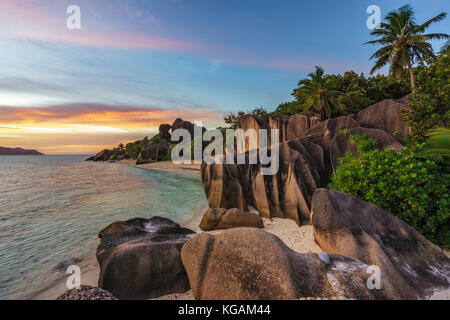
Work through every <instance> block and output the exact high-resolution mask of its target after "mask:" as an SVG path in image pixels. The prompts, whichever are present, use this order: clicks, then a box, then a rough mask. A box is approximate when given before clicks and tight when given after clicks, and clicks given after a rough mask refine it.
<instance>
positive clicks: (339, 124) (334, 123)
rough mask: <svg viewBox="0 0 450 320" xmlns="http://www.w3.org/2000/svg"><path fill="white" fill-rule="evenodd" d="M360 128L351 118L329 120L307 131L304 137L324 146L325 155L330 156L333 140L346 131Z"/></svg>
mask: <svg viewBox="0 0 450 320" xmlns="http://www.w3.org/2000/svg"><path fill="white" fill-rule="evenodd" d="M356 127H359V123H358V122H357V121H355V120H354V119H353V118H352V117H350V116H344V117H338V118H333V119H328V120H325V121H322V122H320V123H318V124H316V125H315V126H314V127H312V128H310V129H308V130H306V132H305V133H304V134H303V137H309V138H310V139H312V140H313V141H314V142H316V143H317V144H319V145H320V146H322V148H323V149H324V151H325V154H327V155H328V154H329V152H330V147H331V140H333V138H334V137H335V136H336V135H337V134H339V132H340V131H342V130H344V129H347V130H349V129H352V128H356Z"/></svg>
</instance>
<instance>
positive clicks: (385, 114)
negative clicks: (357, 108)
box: [356, 99, 411, 143]
mask: <svg viewBox="0 0 450 320" xmlns="http://www.w3.org/2000/svg"><path fill="white" fill-rule="evenodd" d="M402 110H409V107H408V106H407V105H406V104H405V99H399V100H392V99H387V100H383V101H380V102H378V103H377V104H374V105H372V106H370V107H367V108H366V109H364V110H362V111H361V112H359V113H358V116H357V118H356V121H358V122H359V124H360V125H361V127H367V128H377V129H382V130H384V131H386V132H387V133H389V134H391V135H393V136H394V137H395V138H396V139H398V140H399V141H400V142H402V143H403V142H404V139H405V138H406V137H407V136H408V135H409V134H410V133H411V128H410V127H409V126H408V125H407V124H406V123H405V121H404V116H403V114H402Z"/></svg>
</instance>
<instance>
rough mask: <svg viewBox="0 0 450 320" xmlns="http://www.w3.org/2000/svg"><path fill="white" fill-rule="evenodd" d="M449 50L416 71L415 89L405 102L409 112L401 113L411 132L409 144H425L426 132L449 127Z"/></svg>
mask: <svg viewBox="0 0 450 320" xmlns="http://www.w3.org/2000/svg"><path fill="white" fill-rule="evenodd" d="M448 79H450V49H448V48H447V49H446V50H444V51H442V52H441V54H440V55H439V56H438V57H436V58H434V59H430V61H429V65H428V66H424V65H420V66H419V67H417V68H416V88H415V91H414V93H413V94H412V95H411V97H410V98H409V100H408V105H409V106H410V107H411V110H410V111H409V112H408V111H406V110H405V111H404V113H405V114H406V123H407V124H408V125H409V126H410V127H411V128H412V134H411V135H410V136H409V141H408V142H409V143H410V144H414V143H417V142H418V143H422V142H424V141H426V140H427V139H428V138H427V136H426V135H427V132H428V131H429V130H430V129H433V128H436V127H439V126H441V127H447V126H449V125H450V82H449V80H448Z"/></svg>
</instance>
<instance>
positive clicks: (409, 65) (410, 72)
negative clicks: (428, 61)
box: [408, 60, 416, 91]
mask: <svg viewBox="0 0 450 320" xmlns="http://www.w3.org/2000/svg"><path fill="white" fill-rule="evenodd" d="M408 71H409V77H410V79H411V88H413V91H414V88H415V87H416V78H415V77H414V70H413V67H412V64H411V61H409V60H408Z"/></svg>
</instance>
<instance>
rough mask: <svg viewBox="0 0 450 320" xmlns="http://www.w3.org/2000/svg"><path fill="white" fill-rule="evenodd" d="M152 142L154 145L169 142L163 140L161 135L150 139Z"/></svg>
mask: <svg viewBox="0 0 450 320" xmlns="http://www.w3.org/2000/svg"><path fill="white" fill-rule="evenodd" d="M150 141H151V142H154V143H156V144H160V143H161V142H165V141H166V142H167V140H166V139H164V138H161V136H160V135H159V134H157V135H155V136H153V137H152V138H151V139H150Z"/></svg>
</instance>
